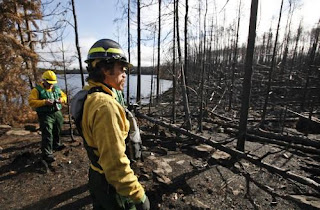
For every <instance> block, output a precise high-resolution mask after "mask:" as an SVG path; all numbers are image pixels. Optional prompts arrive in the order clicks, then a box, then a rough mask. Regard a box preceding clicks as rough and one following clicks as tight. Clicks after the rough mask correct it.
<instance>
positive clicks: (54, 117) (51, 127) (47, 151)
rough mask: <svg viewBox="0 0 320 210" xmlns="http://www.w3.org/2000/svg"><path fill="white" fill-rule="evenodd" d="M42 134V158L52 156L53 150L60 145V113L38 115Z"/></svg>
mask: <svg viewBox="0 0 320 210" xmlns="http://www.w3.org/2000/svg"><path fill="white" fill-rule="evenodd" d="M38 118H39V123H40V130H41V133H42V141H41V152H42V155H43V156H50V155H52V150H53V148H56V147H58V146H60V145H61V143H60V132H61V128H62V124H63V116H62V113H61V111H56V112H50V113H40V112H39V113H38Z"/></svg>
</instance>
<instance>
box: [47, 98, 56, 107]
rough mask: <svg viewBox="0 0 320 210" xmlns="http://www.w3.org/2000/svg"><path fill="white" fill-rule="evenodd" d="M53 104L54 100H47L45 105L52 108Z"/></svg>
mask: <svg viewBox="0 0 320 210" xmlns="http://www.w3.org/2000/svg"><path fill="white" fill-rule="evenodd" d="M53 103H54V101H53V100H50V99H46V100H45V104H46V105H47V106H52V105H53Z"/></svg>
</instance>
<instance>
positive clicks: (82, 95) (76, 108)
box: [70, 87, 142, 161]
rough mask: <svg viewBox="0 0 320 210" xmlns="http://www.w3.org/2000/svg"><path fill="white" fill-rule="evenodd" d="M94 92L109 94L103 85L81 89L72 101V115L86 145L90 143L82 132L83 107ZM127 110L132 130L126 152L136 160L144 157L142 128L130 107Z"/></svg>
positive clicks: (127, 141)
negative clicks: (140, 128) (88, 96)
mask: <svg viewBox="0 0 320 210" xmlns="http://www.w3.org/2000/svg"><path fill="white" fill-rule="evenodd" d="M94 92H104V93H106V94H109V93H107V92H105V91H103V89H102V88H101V87H93V88H91V89H90V90H80V91H79V92H78V93H77V94H76V95H75V96H74V97H73V98H72V101H71V109H70V111H71V115H72V118H73V120H74V121H75V124H76V127H77V130H78V132H79V134H80V135H81V137H82V138H83V140H84V144H85V146H86V147H87V146H88V145H87V142H86V141H85V139H84V136H83V134H82V129H81V121H82V115H83V107H84V102H85V100H86V99H87V95H88V94H91V93H94ZM125 112H126V115H127V119H128V120H129V123H130V130H129V133H128V137H127V139H126V154H127V156H128V158H129V159H130V160H131V161H136V160H138V159H142V141H141V137H140V130H139V127H138V124H137V121H136V119H135V117H134V114H133V113H132V112H131V111H129V110H128V109H125Z"/></svg>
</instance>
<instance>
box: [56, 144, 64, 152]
mask: <svg viewBox="0 0 320 210" xmlns="http://www.w3.org/2000/svg"><path fill="white" fill-rule="evenodd" d="M64 148H66V146H65V145H64V144H58V145H56V146H54V147H53V150H54V151H61V150H63V149H64Z"/></svg>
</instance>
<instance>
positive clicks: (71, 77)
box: [57, 74, 172, 104]
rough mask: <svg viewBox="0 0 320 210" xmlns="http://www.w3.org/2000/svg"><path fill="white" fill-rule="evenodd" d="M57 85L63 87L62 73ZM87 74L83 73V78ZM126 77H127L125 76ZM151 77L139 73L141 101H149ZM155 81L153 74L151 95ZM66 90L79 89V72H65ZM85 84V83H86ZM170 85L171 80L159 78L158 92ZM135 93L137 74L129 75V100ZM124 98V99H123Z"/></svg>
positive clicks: (143, 102)
mask: <svg viewBox="0 0 320 210" xmlns="http://www.w3.org/2000/svg"><path fill="white" fill-rule="evenodd" d="M57 76H58V85H59V87H60V88H62V89H65V82H64V75H63V74H58V75H57ZM87 76H88V75H87V74H85V75H84V78H86V77H87ZM127 79H128V77H127ZM151 79H152V75H141V99H142V100H141V103H142V104H146V103H149V100H150V99H149V97H150V92H151ZM156 81H157V76H156V75H153V91H152V92H153V94H152V95H153V97H154V96H155V94H156ZM67 84H68V90H69V91H70V92H71V96H73V95H75V94H76V93H77V92H78V91H79V90H81V88H82V87H81V75H80V74H67ZM86 84H87V83H86ZM171 87H172V81H171V80H164V79H160V93H163V92H165V91H167V90H168V89H169V88H171ZM136 95H137V75H130V102H131V103H135V102H136ZM124 96H125V97H127V82H126V84H125V87H124ZM125 100H126V99H125Z"/></svg>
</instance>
